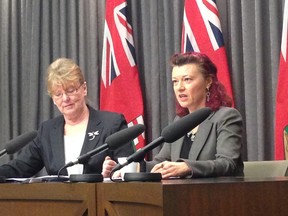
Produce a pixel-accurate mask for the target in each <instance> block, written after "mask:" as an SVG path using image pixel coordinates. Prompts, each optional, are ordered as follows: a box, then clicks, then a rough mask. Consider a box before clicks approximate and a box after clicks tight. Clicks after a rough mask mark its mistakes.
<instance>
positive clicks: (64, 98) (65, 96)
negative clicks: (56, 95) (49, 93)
mask: <svg viewBox="0 0 288 216" xmlns="http://www.w3.org/2000/svg"><path fill="white" fill-rule="evenodd" d="M69 99H70V97H69V96H68V95H67V94H66V93H65V92H64V93H63V95H62V100H63V101H67V100H69Z"/></svg>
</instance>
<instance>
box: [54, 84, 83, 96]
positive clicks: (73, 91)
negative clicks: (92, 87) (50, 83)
mask: <svg viewBox="0 0 288 216" xmlns="http://www.w3.org/2000/svg"><path fill="white" fill-rule="evenodd" d="M83 84H85V82H84V83H82V84H81V85H79V86H78V88H75V87H74V86H73V87H72V86H71V87H69V88H67V89H66V90H64V91H63V92H61V93H60V92H59V94H58V93H57V95H56V94H54V93H53V94H52V97H53V98H54V99H55V100H60V99H62V98H63V95H64V94H65V95H66V96H68V97H71V96H74V95H75V94H77V93H78V90H79V89H80V88H81V86H83Z"/></svg>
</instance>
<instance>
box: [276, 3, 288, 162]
mask: <svg viewBox="0 0 288 216" xmlns="http://www.w3.org/2000/svg"><path fill="white" fill-rule="evenodd" d="M287 29H288V1H287V0H286V1H285V5H284V15H283V28H282V40H281V52H280V60H279V73H278V86H277V93H276V112H275V114H276V116H275V159H276V160H283V159H285V155H286V159H287V149H288V146H287V143H288V62H287V60H288V59H287V58H288V56H287V44H288V42H287ZM285 143H286V146H285Z"/></svg>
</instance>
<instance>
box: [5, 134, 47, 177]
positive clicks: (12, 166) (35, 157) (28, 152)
mask: <svg viewBox="0 0 288 216" xmlns="http://www.w3.org/2000/svg"><path fill="white" fill-rule="evenodd" d="M37 142H39V132H38V136H37V137H36V138H35V139H34V140H33V141H32V142H30V143H29V144H28V145H27V146H26V147H24V149H23V150H22V151H21V152H20V153H19V155H18V156H17V158H15V159H14V160H11V161H9V162H8V163H7V164H4V165H2V166H0V176H5V177H6V178H12V177H13V178H28V177H31V176H33V175H35V174H37V172H39V171H40V170H41V169H42V168H43V162H42V159H41V156H40V154H39V148H38V145H37Z"/></svg>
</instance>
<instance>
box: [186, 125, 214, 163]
mask: <svg viewBox="0 0 288 216" xmlns="http://www.w3.org/2000/svg"><path fill="white" fill-rule="evenodd" d="M211 128H212V123H211V122H210V121H207V120H206V121H204V122H203V123H202V124H201V125H200V127H199V129H198V131H197V134H196V136H195V140H194V142H193V143H192V146H191V149H190V152H189V159H190V160H197V158H198V155H199V154H200V151H201V149H202V148H203V146H204V145H205V143H206V140H207V138H208V136H209V133H210V130H211Z"/></svg>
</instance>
